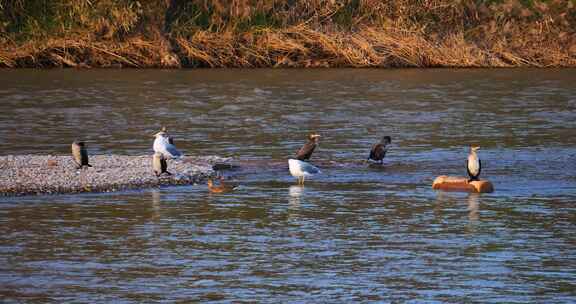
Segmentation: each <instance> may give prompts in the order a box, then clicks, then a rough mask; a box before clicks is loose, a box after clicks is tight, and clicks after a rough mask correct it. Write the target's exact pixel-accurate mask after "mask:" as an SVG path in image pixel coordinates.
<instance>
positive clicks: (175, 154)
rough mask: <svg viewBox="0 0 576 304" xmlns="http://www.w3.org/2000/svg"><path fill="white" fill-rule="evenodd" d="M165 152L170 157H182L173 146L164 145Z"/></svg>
mask: <svg viewBox="0 0 576 304" xmlns="http://www.w3.org/2000/svg"><path fill="white" fill-rule="evenodd" d="M166 152H168V153H169V154H170V156H172V157H180V156H182V152H180V151H178V149H176V147H174V145H171V144H167V145H166Z"/></svg>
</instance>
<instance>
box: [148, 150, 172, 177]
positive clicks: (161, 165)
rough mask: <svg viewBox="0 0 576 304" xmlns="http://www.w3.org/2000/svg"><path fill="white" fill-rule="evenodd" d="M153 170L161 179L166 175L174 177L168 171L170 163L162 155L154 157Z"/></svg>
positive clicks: (156, 154)
mask: <svg viewBox="0 0 576 304" xmlns="http://www.w3.org/2000/svg"><path fill="white" fill-rule="evenodd" d="M152 168H153V169H154V174H156V177H160V176H161V175H162V174H164V173H166V174H167V175H172V173H170V172H168V171H167V170H168V163H167V162H166V158H164V155H162V153H158V152H156V153H154V156H152Z"/></svg>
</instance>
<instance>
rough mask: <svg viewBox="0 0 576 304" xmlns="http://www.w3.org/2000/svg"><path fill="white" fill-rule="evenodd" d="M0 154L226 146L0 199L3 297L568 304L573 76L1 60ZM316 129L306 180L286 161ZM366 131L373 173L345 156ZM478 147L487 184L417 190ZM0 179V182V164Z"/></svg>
mask: <svg viewBox="0 0 576 304" xmlns="http://www.w3.org/2000/svg"><path fill="white" fill-rule="evenodd" d="M0 80H1V81H0V143H1V145H0V155H8V154H68V153H69V144H70V142H72V141H73V140H74V139H77V138H78V139H84V140H86V141H87V145H88V150H89V151H90V153H93V154H103V153H117V154H129V155H141V154H149V153H150V152H151V145H152V140H153V138H152V134H154V133H155V132H156V131H157V130H158V129H159V128H160V126H162V125H166V126H167V127H168V130H169V131H170V133H172V134H173V135H174V136H175V138H176V144H177V146H178V147H180V148H181V150H182V151H183V152H184V153H185V154H187V155H219V156H231V157H234V158H235V159H236V160H237V161H238V162H239V163H241V164H243V168H242V169H241V170H239V171H236V172H229V173H227V174H229V175H231V176H233V177H234V178H235V179H236V180H237V181H239V182H240V184H241V189H240V190H238V191H235V192H233V193H226V194H209V193H208V191H207V189H206V186H205V185H195V186H181V187H166V188H160V189H149V190H142V191H130V192H121V193H115V194H85V195H58V196H35V197H20V198H2V199H0V231H1V233H0V298H1V299H2V302H6V303H11V302H14V303H19V302H32V303H34V302H39V303H40V302H54V303H62V302H84V303H96V302H115V303H141V302H170V303H172V302H183V303H186V302H191V301H192V302H208V301H213V302H222V303H225V302H235V301H248V302H253V301H256V302H264V303H266V302H268V303H270V302H312V303H316V302H393V303H398V302H413V303H420V302H427V303H464V302H466V303H495V302H501V303H521V302H524V303H527V302H531V303H544V302H548V303H574V302H576V233H575V231H576V205H575V204H576V87H575V85H574V84H575V83H576V73H575V71H574V70H502V69H494V70H417V69H413V70H366V69H357V70H356V69H342V70H330V69H320V70H177V71H171V70H166V71H164V70H92V71H91V70H79V71H75V70H49V71H39V70H16V71H9V70H4V71H0ZM311 131H315V132H319V133H320V134H321V135H322V138H321V143H320V146H319V148H318V149H317V151H316V152H315V154H314V155H313V157H312V162H313V163H315V164H316V165H318V166H319V167H320V168H321V169H322V174H321V175H319V176H316V177H314V178H312V179H309V180H307V181H306V185H305V187H299V186H296V181H295V179H294V178H293V177H291V176H290V175H289V173H288V170H287V168H286V167H287V165H286V159H287V158H289V157H290V156H292V155H293V154H294V152H295V151H296V150H297V149H298V148H299V147H300V146H301V145H302V143H303V142H304V140H305V137H306V134H307V133H308V132H311ZM383 135H390V136H391V137H392V142H393V145H392V147H391V149H390V151H389V153H388V155H387V157H386V160H385V164H384V166H383V167H382V168H371V167H368V166H366V165H365V164H364V163H363V162H362V160H364V159H365V158H366V156H367V153H368V149H369V147H370V145H371V144H372V143H373V142H375V141H376V140H378V139H379V138H380V137H381V136H383ZM472 144H478V145H480V146H481V149H480V151H479V155H480V157H481V159H482V161H483V165H484V167H483V171H482V177H483V178H486V179H489V180H490V181H492V183H493V184H494V185H495V189H496V191H495V192H494V193H491V194H481V195H478V194H466V193H445V192H436V191H434V190H432V189H431V183H432V181H433V179H434V178H435V177H436V176H438V175H444V174H446V175H465V174H466V170H465V167H464V163H465V159H466V156H467V153H468V146H469V145H472ZM0 176H1V175H0Z"/></svg>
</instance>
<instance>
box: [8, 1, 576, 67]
mask: <svg viewBox="0 0 576 304" xmlns="http://www.w3.org/2000/svg"><path fill="white" fill-rule="evenodd" d="M0 9H1V13H0V46H1V47H0V67H135V68H138V67H163V68H176V67H251V68H252V67H574V66H576V0H549V1H540V0H502V1H498V0H424V1H420V0H398V1H382V0H192V1H184V0H147V1H135V0H115V1H113V0H92V1H88V0H85V1H82V0H80V1H79V0H11V1H6V0H0Z"/></svg>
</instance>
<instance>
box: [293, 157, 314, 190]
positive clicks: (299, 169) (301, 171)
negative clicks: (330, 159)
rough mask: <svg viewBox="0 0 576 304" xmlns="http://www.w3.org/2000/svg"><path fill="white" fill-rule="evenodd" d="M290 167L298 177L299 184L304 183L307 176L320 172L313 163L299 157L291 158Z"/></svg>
mask: <svg viewBox="0 0 576 304" xmlns="http://www.w3.org/2000/svg"><path fill="white" fill-rule="evenodd" d="M288 168H289V169H290V174H292V176H294V177H296V178H298V184H299V185H304V179H305V178H306V176H312V175H316V174H318V173H320V169H318V168H316V167H314V166H313V165H311V164H309V163H307V162H305V161H301V160H297V159H289V160H288Z"/></svg>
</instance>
